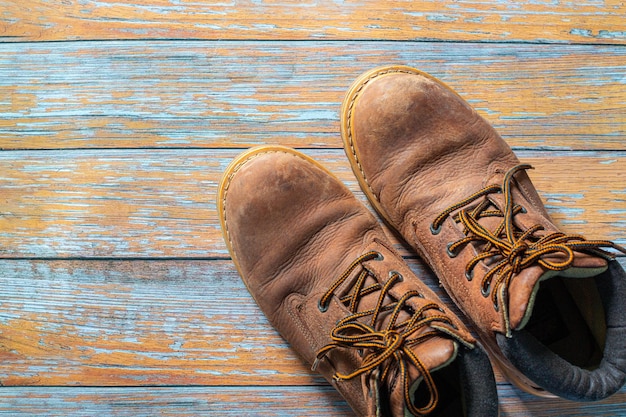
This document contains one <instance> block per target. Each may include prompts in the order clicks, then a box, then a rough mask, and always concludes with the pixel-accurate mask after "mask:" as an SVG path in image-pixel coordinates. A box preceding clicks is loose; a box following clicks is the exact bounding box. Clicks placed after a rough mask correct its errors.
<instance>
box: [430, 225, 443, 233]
mask: <svg viewBox="0 0 626 417" xmlns="http://www.w3.org/2000/svg"><path fill="white" fill-rule="evenodd" d="M440 232H441V225H439V226H437V228H435V225H433V224H432V223H431V225H430V233H432V234H433V235H438V234H439V233H440Z"/></svg>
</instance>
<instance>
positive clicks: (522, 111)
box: [0, 41, 626, 150]
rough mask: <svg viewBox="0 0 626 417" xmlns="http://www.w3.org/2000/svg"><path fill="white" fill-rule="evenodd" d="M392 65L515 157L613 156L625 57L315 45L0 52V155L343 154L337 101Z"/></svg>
mask: <svg viewBox="0 0 626 417" xmlns="http://www.w3.org/2000/svg"><path fill="white" fill-rule="evenodd" d="M391 63H395V64H408V65H411V66H415V67H418V68H420V69H421V70H423V71H426V72H430V73H432V74H433V75H435V76H438V77H440V78H441V79H442V80H443V81H445V82H446V83H447V84H449V85H450V86H452V87H453V88H455V89H456V90H457V91H458V92H459V93H460V94H461V95H462V96H464V97H465V98H466V99H467V100H468V101H469V102H470V103H471V104H472V105H473V106H474V107H475V108H476V109H477V110H478V111H479V112H480V113H482V114H483V115H484V116H485V117H486V118H487V119H488V120H489V121H490V122H492V123H493V124H494V126H495V127H496V128H497V129H498V130H499V132H500V133H501V134H502V135H503V136H505V137H506V138H507V139H508V140H509V141H510V143H511V145H512V146H514V147H516V148H532V149H565V150H567V149H579V150H584V149H615V150H623V149H624V134H625V128H624V126H625V125H626V120H625V117H626V116H625V115H626V88H625V86H626V50H625V49H624V48H623V47H622V46H597V45H594V46H590V45H512V44H464V43H459V44H448V43H412V42H394V43H389V42H319V41H314V42H284V41H281V42H221V41H216V42H186V41H175V42H77V43H73V42H72V43H52V44H48V43H34V44H27V45H24V44H19V45H13V44H4V45H3V44H0V114H2V115H3V117H2V118H0V149H2V148H3V149H55V148H63V149H67V148H91V147H93V148H135V147H151V148H152V147H156V148H167V147H177V148H180V147H207V148H219V147H247V146H252V145H258V144H261V143H266V142H268V141H271V142H273V143H281V144H284V145H288V146H298V147H303V146H307V147H329V146H330V147H340V146H341V140H340V138H339V135H338V132H339V120H338V119H339V116H338V113H339V107H340V105H341V101H342V99H343V96H344V94H345V92H346V90H347V89H348V87H349V86H350V84H351V83H352V81H353V80H354V78H355V77H357V76H358V75H360V74H361V73H362V72H364V71H366V70H368V69H370V68H372V67H376V66H379V65H383V64H391Z"/></svg>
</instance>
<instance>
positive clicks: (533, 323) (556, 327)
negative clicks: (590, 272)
mask: <svg viewBox="0 0 626 417" xmlns="http://www.w3.org/2000/svg"><path fill="white" fill-rule="evenodd" d="M525 330H527V331H528V332H529V333H530V334H531V335H532V336H534V337H535V338H536V339H537V340H538V341H539V342H540V343H541V344H543V345H544V346H546V347H547V348H548V349H549V350H551V351H552V352H554V353H555V354H556V355H558V356H560V357H561V358H563V359H564V360H566V361H567V362H569V363H571V364H572V365H575V366H578V367H580V368H583V369H587V370H594V369H597V368H598V366H600V362H601V360H602V356H603V355H602V352H603V351H604V343H605V338H606V322H605V315H604V308H603V306H602V301H601V299H600V295H599V292H598V288H597V286H596V283H595V280H594V278H575V279H563V278H560V277H555V278H552V279H548V280H546V281H543V282H542V283H541V284H540V287H539V291H538V292H537V295H536V300H535V305H534V308H533V312H532V315H531V317H530V320H529V321H528V324H527V325H526V326H525Z"/></svg>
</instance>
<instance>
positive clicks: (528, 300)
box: [508, 252, 608, 330]
mask: <svg viewBox="0 0 626 417" xmlns="http://www.w3.org/2000/svg"><path fill="white" fill-rule="evenodd" d="M607 268H608V263H607V261H606V260H605V259H603V258H600V257H598V256H593V255H588V254H584V253H580V252H574V261H573V262H572V265H571V266H570V267H569V268H568V269H565V270H563V271H552V270H546V269H544V268H543V267H541V266H540V265H533V266H531V267H529V268H526V269H524V270H522V271H521V272H520V273H519V274H517V275H516V276H515V277H513V280H512V281H511V284H510V285H509V294H508V297H509V302H508V309H509V323H510V328H511V329H512V330H521V329H523V328H524V326H526V324H527V323H528V320H529V319H530V316H531V315H532V311H533V307H534V304H535V296H536V295H537V291H538V290H539V284H540V283H541V282H542V281H545V280H547V279H550V278H553V277H555V276H559V277H563V278H568V279H576V278H589V277H594V276H596V275H598V274H601V273H602V272H604V271H605V270H606V269H607Z"/></svg>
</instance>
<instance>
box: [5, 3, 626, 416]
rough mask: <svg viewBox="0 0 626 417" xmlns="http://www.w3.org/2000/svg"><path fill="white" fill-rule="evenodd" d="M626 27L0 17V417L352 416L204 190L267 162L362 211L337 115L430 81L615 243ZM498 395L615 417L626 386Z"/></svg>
mask: <svg viewBox="0 0 626 417" xmlns="http://www.w3.org/2000/svg"><path fill="white" fill-rule="evenodd" d="M625 21H626V3H625V2H624V1H621V0H583V1H577V2H574V1H552V0H545V1H544V0H520V1H509V0H420V1H404V0H398V1H387V0H311V1H274V0H236V1H231V2H208V1H195V0H194V1H191V0H128V1H126V0H62V1H53V0H19V1H12V0H0V288H1V289H2V290H1V294H0V415H1V416H18V417H22V416H46V417H48V416H52V417H56V416H59V417H60V416H64V417H65V416H73V417H75V416H89V417H92V416H94V415H102V416H187V417H189V416H198V415H210V416H218V417H219V416H263V417H265V416H282V417H288V416H289V417H291V416H296V415H297V416H320V415H327V416H336V417H347V416H349V415H352V414H351V411H350V410H349V408H348V407H347V405H346V403H345V402H344V401H343V400H342V399H341V398H340V396H339V395H338V393H337V392H335V391H334V390H333V389H332V388H331V387H330V386H329V385H328V384H327V383H326V382H325V381H324V380H323V379H322V378H320V377H319V376H316V375H315V374H313V373H312V372H311V371H310V370H309V369H308V367H307V366H306V365H305V364H303V363H302V361H301V360H300V359H299V358H298V357H297V355H295V354H294V352H292V350H291V349H290V348H289V346H287V345H286V343H285V342H284V341H283V340H282V339H281V338H280V336H279V335H278V333H277V332H276V331H275V330H274V329H272V328H271V326H270V325H269V323H268V322H267V320H266V319H265V317H264V316H263V314H262V313H261V312H260V310H259V309H258V308H257V307H256V305H255V304H254V302H253V300H252V298H251V297H250V295H249V294H248V292H247V291H246V289H245V287H244V285H243V284H242V282H241V280H240V278H239V277H238V276H237V273H236V271H235V268H234V266H233V265H232V262H231V260H230V258H229V255H228V253H227V251H226V247H225V245H224V243H223V241H222V237H221V231H220V230H219V224H218V219H217V213H216V204H215V193H216V190H217V184H218V182H219V179H220V176H221V173H222V172H223V171H224V169H225V167H226V165H227V164H228V163H229V162H230V161H231V160H232V158H234V157H235V156H236V155H237V154H238V153H239V152H240V151H241V150H243V149H245V148H247V147H249V146H252V145H257V144H265V143H267V144H282V145H288V146H293V147H297V148H300V149H302V150H304V151H305V152H306V153H307V154H309V155H310V156H312V157H314V158H315V159H317V160H319V161H320V162H321V163H322V164H324V165H325V166H327V167H328V168H329V169H331V171H333V172H334V173H336V174H337V176H338V177H339V178H340V179H341V180H342V181H344V182H345V183H346V184H347V185H348V187H349V188H350V189H351V190H352V191H353V192H355V194H356V195H357V197H358V198H359V199H361V200H362V201H364V202H365V198H364V196H363V194H362V193H361V192H360V190H359V189H358V186H357V184H356V181H355V179H354V177H353V175H352V172H351V170H350V168H349V166H348V163H347V160H346V158H345V156H344V154H343V151H342V150H341V146H342V144H341V140H340V138H339V134H338V132H339V119H338V111H339V106H340V103H341V100H342V98H343V95H344V94H345V91H346V90H347V88H348V87H349V85H350V84H351V83H352V81H353V80H354V79H355V78H356V77H357V76H358V75H360V74H361V73H362V72H364V71H366V70H369V69H371V68H372V67H375V66H379V65H385V64H407V65H411V66H415V67H418V68H420V69H422V70H424V71H427V72H430V73H431V74H433V75H435V76H437V77H440V78H441V79H442V80H443V81H445V82H446V83H448V84H449V85H450V86H452V87H453V88H455V89H456V90H457V91H458V92H459V93H460V94H461V95H462V96H463V97H465V98H466V99H467V100H468V101H469V102H470V103H471V104H472V105H474V106H475V107H476V108H477V110H478V111H479V112H480V113H481V114H483V115H484V116H485V117H486V118H487V119H488V120H489V121H490V122H491V123H493V124H494V126H495V127H496V128H497V129H498V130H499V131H500V133H501V134H502V135H503V136H504V137H505V139H506V140H507V142H508V143H509V144H510V145H511V146H513V147H514V149H515V150H516V151H517V153H518V155H519V156H520V158H521V159H522V160H523V161H524V162H530V163H531V164H533V165H535V166H536V168H537V169H536V170H534V171H531V172H530V175H531V177H532V178H533V181H534V182H535V184H536V185H537V188H538V189H539V191H540V192H541V193H542V196H543V198H544V201H545V202H546V205H547V206H548V209H549V211H550V213H551V214H552V215H553V217H554V218H555V219H556V222H557V223H558V224H560V225H561V226H562V227H563V228H564V229H565V231H568V232H573V233H583V234H585V235H586V236H587V237H589V238H609V239H613V240H617V241H618V242H619V243H622V244H626V233H625V232H626V188H625V187H626V185H625V184H626V180H625V176H626V141H625V140H624V137H625V134H626V128H625V126H626V89H625V88H624V86H625V85H626V49H625V48H624V45H626V31H625V29H624V28H625V24H624V22H625ZM392 239H395V240H394V243H395V245H396V247H397V248H398V249H399V250H400V251H401V253H402V254H403V255H404V256H405V257H406V258H407V262H408V263H409V265H410V266H411V267H412V268H413V269H414V270H415V271H416V272H417V273H418V275H420V276H421V277H423V279H424V280H425V281H427V282H428V284H429V285H430V286H431V288H433V290H435V292H437V293H438V294H439V295H440V296H441V297H442V298H444V300H448V298H447V296H446V295H445V294H443V293H442V290H441V288H440V287H439V286H438V285H437V282H436V280H435V278H434V277H433V275H432V273H430V272H429V271H428V270H427V269H425V268H424V267H423V265H422V264H421V262H420V261H419V260H418V259H416V257H415V256H414V255H413V254H412V252H411V251H410V250H409V249H408V248H407V247H405V246H404V245H403V244H402V243H401V242H399V241H398V240H397V239H396V238H395V237H392ZM619 262H621V263H622V265H624V266H626V257H621V258H619ZM452 308H453V309H454V307H452ZM496 378H497V380H498V391H499V394H500V406H501V416H503V417H528V416H538V417H548V416H550V417H555V416H570V417H572V416H574V417H582V416H585V417H587V416H621V415H624V407H625V405H624V404H626V388H623V389H622V390H621V391H620V392H619V393H618V394H617V395H615V396H613V397H611V398H609V399H607V400H604V401H601V402H597V403H589V404H579V403H573V402H568V401H563V400H558V399H539V398H535V397H531V396H529V395H526V394H524V393H521V392H520V391H519V390H517V389H515V388H513V387H512V386H511V385H510V384H508V383H506V382H505V381H504V380H503V378H502V377H501V375H500V374H499V373H497V372H496Z"/></svg>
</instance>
